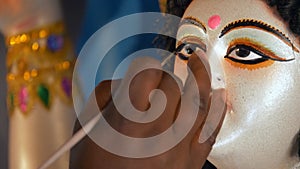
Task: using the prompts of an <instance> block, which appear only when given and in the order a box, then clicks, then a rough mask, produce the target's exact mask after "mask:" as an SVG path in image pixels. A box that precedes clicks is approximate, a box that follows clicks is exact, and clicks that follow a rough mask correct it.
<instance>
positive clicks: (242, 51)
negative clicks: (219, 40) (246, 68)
mask: <svg viewBox="0 0 300 169" xmlns="http://www.w3.org/2000/svg"><path fill="white" fill-rule="evenodd" d="M225 58H228V59H229V60H231V61H233V62H237V63H242V64H249V65H254V64H259V63H262V62H265V61H268V60H269V59H271V58H270V57H269V56H267V55H265V54H264V53H262V52H261V51H259V50H257V49H255V48H253V47H251V46H247V45H235V46H233V47H231V48H230V49H229V50H228V52H227V55H226V56H225Z"/></svg>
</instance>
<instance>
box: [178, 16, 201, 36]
mask: <svg viewBox="0 0 300 169" xmlns="http://www.w3.org/2000/svg"><path fill="white" fill-rule="evenodd" d="M185 24H192V25H195V26H197V27H199V28H201V29H202V30H203V31H204V33H206V32H207V29H206V27H205V25H204V24H203V23H202V22H201V21H199V20H198V19H196V18H194V17H191V16H187V17H185V18H183V19H182V20H181V21H180V24H179V26H178V27H180V26H182V25H185Z"/></svg>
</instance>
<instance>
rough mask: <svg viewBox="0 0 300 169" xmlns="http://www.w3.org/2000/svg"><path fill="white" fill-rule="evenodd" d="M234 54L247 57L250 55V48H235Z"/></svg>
mask: <svg viewBox="0 0 300 169" xmlns="http://www.w3.org/2000/svg"><path fill="white" fill-rule="evenodd" d="M235 53H236V55H237V56H239V57H247V56H249V55H250V50H248V49H245V48H243V47H240V48H238V49H237V50H236V52H235Z"/></svg>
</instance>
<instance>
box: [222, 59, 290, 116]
mask: <svg viewBox="0 0 300 169" xmlns="http://www.w3.org/2000/svg"><path fill="white" fill-rule="evenodd" d="M224 65H225V66H224V68H225V74H226V88H227V92H228V98H229V102H230V103H231V105H232V108H233V112H235V113H236V115H237V117H239V118H240V119H242V120H243V121H248V122H251V121H252V120H255V121H257V120H258V121H259V120H260V119H262V118H263V117H265V118H273V115H274V113H275V112H277V111H278V110H280V109H282V108H283V107H285V106H286V105H289V103H290V102H292V101H293V99H294V98H290V97H289V94H290V93H291V92H292V91H293V88H294V87H295V86H294V84H295V81H294V80H295V79H294V78H293V77H295V73H293V67H292V68H291V67H289V66H288V65H289V64H288V63H274V65H272V66H269V67H267V68H261V69H257V70H246V69H240V68H236V67H234V66H232V65H231V64H229V63H225V64H224ZM292 65H293V64H291V66H292ZM294 101H295V100H294ZM262 113H263V114H262ZM265 118H263V120H265Z"/></svg>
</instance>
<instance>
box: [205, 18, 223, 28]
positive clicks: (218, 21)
mask: <svg viewBox="0 0 300 169" xmlns="http://www.w3.org/2000/svg"><path fill="white" fill-rule="evenodd" d="M220 24H221V17H220V16H219V15H213V16H211V17H210V18H209V19H208V26H209V28H210V29H212V30H214V29H216V28H217V27H218V26H219V25H220Z"/></svg>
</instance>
